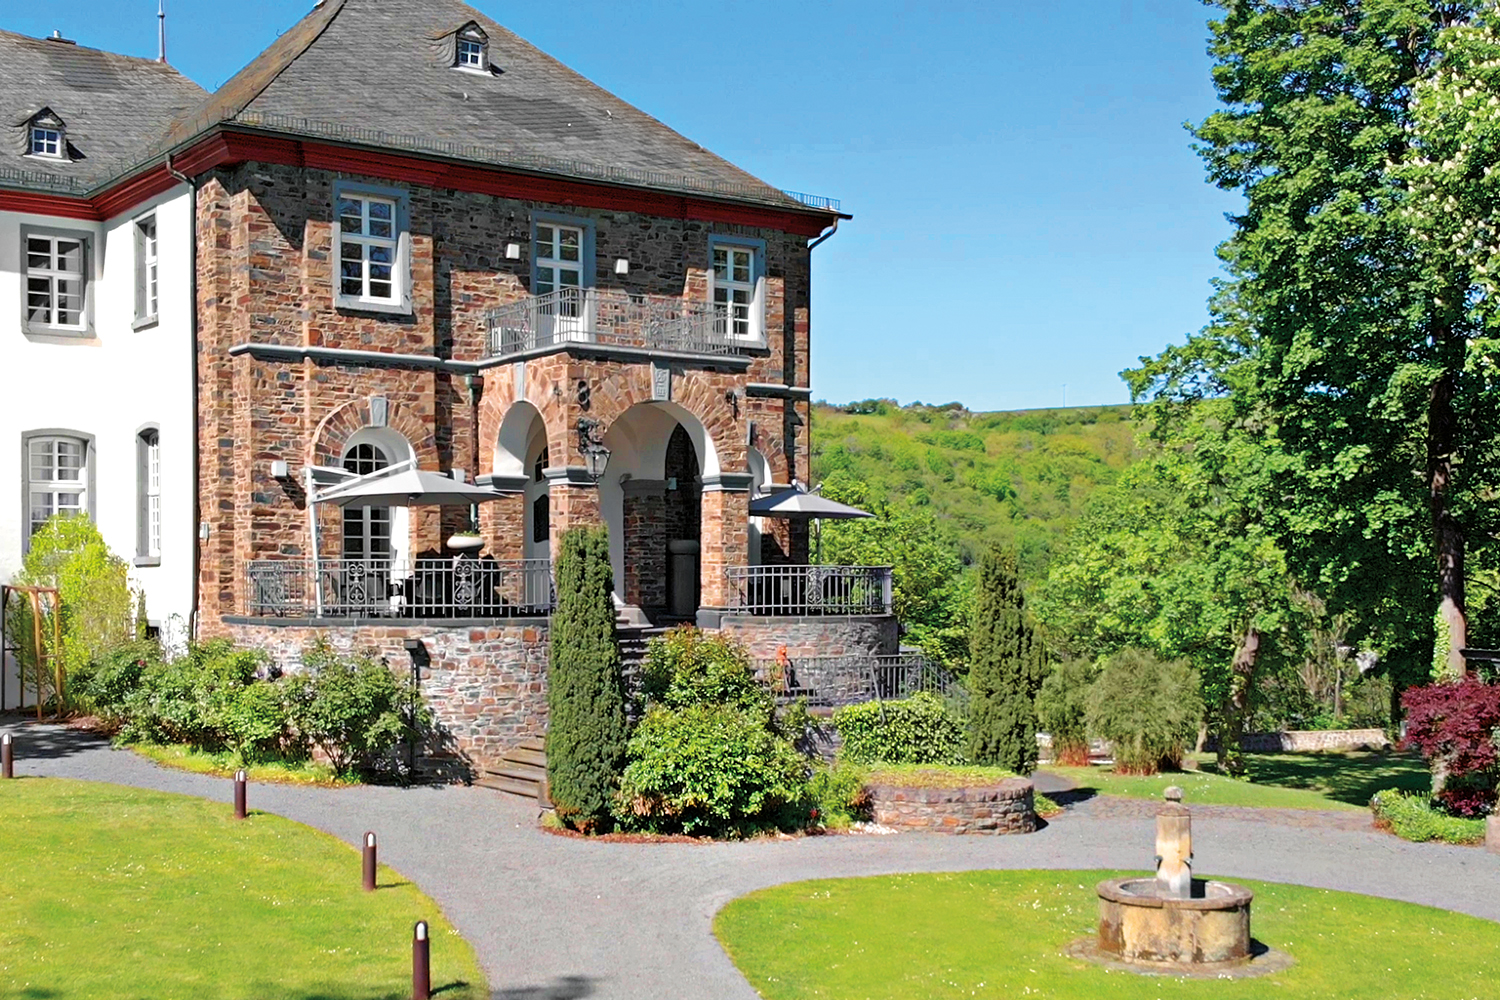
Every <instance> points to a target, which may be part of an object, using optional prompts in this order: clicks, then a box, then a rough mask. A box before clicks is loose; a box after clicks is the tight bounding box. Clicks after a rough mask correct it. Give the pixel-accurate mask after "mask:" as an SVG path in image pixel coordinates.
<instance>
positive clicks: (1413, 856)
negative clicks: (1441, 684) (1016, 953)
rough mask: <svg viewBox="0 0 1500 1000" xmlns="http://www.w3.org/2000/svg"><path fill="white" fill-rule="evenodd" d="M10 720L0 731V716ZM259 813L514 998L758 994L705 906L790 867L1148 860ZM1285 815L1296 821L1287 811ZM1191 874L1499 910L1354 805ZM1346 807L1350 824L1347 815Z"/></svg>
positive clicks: (71, 772) (1281, 817)
mask: <svg viewBox="0 0 1500 1000" xmlns="http://www.w3.org/2000/svg"><path fill="white" fill-rule="evenodd" d="M3 728H7V727H6V726H4V725H0V729H3ZM9 728H11V729H12V731H14V732H15V733H16V739H17V747H16V749H17V761H16V773H17V774H18V775H27V774H32V775H53V776H59V777H71V778H84V779H91V780H95V781H108V782H114V783H118V784H123V785H132V786H136V787H141V788H153V789H159V790H162V791H169V792H182V793H185V794H189V795H198V796H202V797H205V798H210V799H218V800H220V801H223V802H225V803H226V808H228V806H227V803H228V802H229V800H230V783H229V782H227V781H225V780H223V779H218V778H209V777H204V776H200V775H192V774H186V773H183V772H179V771H173V770H169V769H166V768H162V767H159V766H157V765H155V764H153V763H151V762H149V761H147V760H145V759H143V758H141V757H138V756H136V755H135V754H133V753H130V752H128V751H123V750H112V749H110V748H109V746H108V745H107V744H106V743H105V742H104V741H102V740H99V739H97V738H95V737H90V736H86V735H83V734H78V733H74V732H68V731H65V730H60V729H57V728H54V727H46V726H32V725H27V726H24V727H14V726H11V727H9ZM250 805H251V808H252V809H261V810H266V811H269V812H274V813H278V814H280V815H283V816H287V817H289V818H291V819H295V820H299V821H301V822H304V823H307V824H309V825H311V826H315V827H318V828H319V829H322V830H326V831H328V832H329V833H331V834H333V835H335V836H337V837H340V838H341V839H343V840H345V841H348V842H349V843H351V844H353V843H356V842H357V841H358V839H359V837H360V835H361V834H362V833H363V831H365V830H375V831H377V832H378V833H379V835H380V842H381V860H382V861H383V862H386V863H388V864H390V865H391V866H393V867H394V868H396V869H397V870H399V871H401V872H402V873H403V874H404V875H406V876H407V877H408V878H410V879H412V880H413V881H415V882H416V883H417V884H418V885H420V886H421V887H422V888H423V890H424V891H426V892H427V893H428V894H429V895H430V896H432V897H433V898H434V899H435V900H437V902H438V903H439V905H441V906H442V907H443V910H444V911H445V912H446V913H447V915H448V917H449V918H450V919H451V920H452V921H453V923H454V924H455V925H456V926H457V927H458V929H459V930H460V931H461V932H462V933H463V934H464V936H465V937H467V938H468V939H469V941H471V942H472V943H473V944H474V947H475V948H476V949H477V950H478V953H479V959H480V962H481V963H482V964H483V966H484V968H485V971H486V972H487V973H488V974H489V977H490V982H491V985H492V986H493V987H494V990H495V993H494V996H495V997H496V998H497V1000H498V998H507V1000H522V998H525V1000H574V998H583V997H590V998H600V1000H603V998H610V1000H617V998H618V1000H623V998H642V1000H656V998H667V997H671V998H697V997H702V998H706V1000H754V998H755V996H756V994H755V992H754V991H753V990H752V989H751V988H750V987H749V985H748V984H747V983H746V982H745V980H744V979H743V977H741V976H740V974H739V973H738V972H737V971H736V970H735V968H734V966H733V965H732V964H731V963H730V961H729V959H728V957H727V956H726V955H725V954H724V952H723V951H722V950H721V949H720V948H719V945H718V943H717V941H716V940H715V939H714V937H713V934H712V932H711V928H710V925H711V920H712V918H713V915H714V913H715V912H716V911H717V910H718V909H719V908H720V907H721V906H723V905H724V904H725V903H727V902H728V901H729V900H731V899H734V898H735V897H737V896H741V895H743V894H745V893H747V892H750V891H752V890H754V889H759V888H762V887H764V886H769V885H775V884H777V883H781V882H788V881H794V880H798V879H808V878H822V877H835V876H845V875H873V874H883V873H890V872H906V871H955V870H964V869H975V868H1124V869H1146V868H1148V867H1149V866H1150V862H1151V845H1152V838H1153V827H1152V821H1151V818H1150V813H1149V812H1148V811H1147V810H1146V809H1145V808H1142V807H1139V806H1135V805H1130V806H1122V805H1121V804H1120V801H1119V800H1110V799H1102V798H1101V799H1089V800H1085V801H1082V802H1079V803H1077V804H1076V805H1075V806H1073V807H1071V808H1070V809H1069V811H1068V812H1067V813H1066V814H1064V815H1063V816H1062V817H1060V818H1058V819H1056V820H1054V821H1053V822H1052V823H1051V824H1050V825H1048V826H1047V828H1046V829H1044V830H1042V831H1040V832H1038V833H1035V834H1032V835H1030V836H1020V837H943V836H940V835H936V834H898V835H893V836H839V837H806V838H800V839H788V840H768V841H758V842H754V843H745V844H703V845H698V844H645V845H637V844H607V843H597V842H586V841H581V840H578V839H574V838H567V837H558V836H554V835H550V834H547V833H543V832H542V831H541V830H539V829H538V828H537V827H536V825H535V819H536V810H535V809H534V808H531V807H527V806H526V805H525V804H523V803H521V802H518V801H515V800H511V799H509V798H507V797H505V796H502V795H499V794H497V793H495V792H491V791H487V790H485V789H480V788H464V787H444V788H416V789H399V788H374V787H359V788H346V789H318V788H298V787H294V786H287V785H256V786H252V788H251V789H250ZM1289 814H1290V815H1289ZM1194 815H1195V818H1196V819H1197V822H1196V823H1195V824H1194V834H1195V842H1194V847H1195V849H1196V851H1197V861H1198V865H1197V867H1198V870H1200V871H1202V872H1204V873H1211V874H1213V875H1217V876H1238V877H1241V878H1255V879H1265V880H1268V881H1282V882H1295V883H1300V884H1303V885H1311V886H1319V887H1323V888H1329V889H1344V890H1349V891H1352V892H1362V893H1369V894H1371V895H1376V896H1386V897H1390V898H1392V899H1401V900H1407V901H1410V902H1415V903H1426V904H1429V905H1433V906H1442V907H1446V908H1448V909H1453V910H1459V911H1462V912H1464V913H1470V914H1474V915H1475V916H1479V917H1484V918H1486V919H1489V920H1500V859H1497V858H1496V857H1495V856H1494V855H1490V854H1486V853H1485V852H1483V851H1482V850H1475V849H1473V848H1461V847H1448V846H1444V845H1435V844H1420V845H1419V844H1408V843H1406V842H1404V841H1401V840H1397V839H1396V838H1394V837H1390V836H1386V835H1384V834H1380V833H1376V832H1374V831H1373V830H1370V829H1368V824H1367V823H1364V824H1363V826H1364V828H1363V829H1359V828H1351V827H1355V826H1359V825H1360V824H1359V822H1358V820H1359V819H1360V817H1358V816H1357V814H1346V813H1313V814H1311V815H1309V814H1307V813H1300V812H1298V811H1296V810H1253V809H1230V808H1227V807H1218V808H1210V807H1201V809H1200V810H1195V814H1194ZM1350 817H1354V819H1351V818H1350Z"/></svg>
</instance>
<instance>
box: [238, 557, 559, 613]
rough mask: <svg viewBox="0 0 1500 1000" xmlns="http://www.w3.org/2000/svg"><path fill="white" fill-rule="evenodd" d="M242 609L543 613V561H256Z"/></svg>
mask: <svg viewBox="0 0 1500 1000" xmlns="http://www.w3.org/2000/svg"><path fill="white" fill-rule="evenodd" d="M245 582H246V612H247V613H248V614H250V615H254V616H267V617H271V616H274V617H288V618H318V617H321V618H450V619H452V618H498V617H511V616H522V615H525V616H531V615H545V614H548V613H549V612H551V610H552V604H553V589H552V564H551V561H550V560H547V559H515V560H508V561H499V560H495V559H489V558H478V559H475V558H471V557H467V556H462V557H456V558H446V559H410V560H401V561H398V560H391V559H327V560H323V561H321V562H320V563H319V564H318V568H317V571H316V573H315V572H314V570H313V566H312V563H311V561H309V560H301V559H257V560H253V561H251V562H250V563H249V565H248V567H247V568H246V572H245Z"/></svg>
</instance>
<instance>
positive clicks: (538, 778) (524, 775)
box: [484, 762, 547, 785]
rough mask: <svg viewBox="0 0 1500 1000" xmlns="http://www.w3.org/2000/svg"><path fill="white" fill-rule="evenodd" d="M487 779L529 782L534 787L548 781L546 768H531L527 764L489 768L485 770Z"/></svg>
mask: <svg viewBox="0 0 1500 1000" xmlns="http://www.w3.org/2000/svg"><path fill="white" fill-rule="evenodd" d="M484 775H485V777H487V778H509V779H510V780H512V781H529V782H531V783H532V784H534V785H540V784H541V783H542V782H543V781H546V780H547V769H546V768H545V767H531V766H529V765H527V764H509V763H508V762H507V764H506V766H503V767H487V768H485V769H484Z"/></svg>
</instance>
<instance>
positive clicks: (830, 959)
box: [714, 871, 1500, 1000]
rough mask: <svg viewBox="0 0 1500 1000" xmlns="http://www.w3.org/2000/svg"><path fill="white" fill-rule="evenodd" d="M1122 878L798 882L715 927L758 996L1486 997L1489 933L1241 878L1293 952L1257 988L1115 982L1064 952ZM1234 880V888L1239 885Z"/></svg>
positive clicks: (1030, 874) (970, 876)
mask: <svg viewBox="0 0 1500 1000" xmlns="http://www.w3.org/2000/svg"><path fill="white" fill-rule="evenodd" d="M1118 874H1124V873H1120V872H1102V871H1083V872H1079V871H1073V872H1055V871H1050V872H1040V871H1019V872H996V871H982V872H957V873H945V874H937V875H888V876H880V877H876V878H862V879H830V880H824V881H816V882H796V883H792V884H789V885H780V886H776V887H774V888H771V889H765V890H762V891H760V892H757V893H753V894H752V895H749V896H746V897H743V898H741V899H737V900H735V901H734V902H732V903H730V904H729V905H728V906H726V907H725V908H724V909H723V910H722V911H720V913H719V915H718V916H717V917H716V918H715V921H714V930H715V933H716V934H717V935H718V937H719V940H720V942H721V943H723V945H724V947H725V949H726V950H727V951H728V952H729V955H730V957H731V958H732V959H733V960H734V962H735V964H736V965H738V966H739V968H740V971H742V972H743V973H744V974H745V975H746V977H747V978H748V979H749V980H750V983H751V985H752V986H754V987H755V988H756V989H757V990H759V991H760V994H761V996H763V997H766V998H767V1000H807V998H814V997H819V998H829V1000H946V998H958V997H964V998H971V997H992V998H1007V1000H1008V998H1011V997H1022V996H1032V997H1046V998H1048V1000H1103V998H1107V1000H1171V998H1179V997H1180V998H1199V997H1210V998H1213V1000H1262V998H1265V997H1289V998H1290V997H1296V998H1297V1000H1335V998H1338V1000H1345V998H1347V1000H1418V998H1433V1000H1438V998H1442V1000H1460V998H1464V1000H1468V998H1474V997H1490V996H1494V995H1495V983H1496V982H1497V981H1500V924H1494V923H1491V922H1489V921H1485V920H1479V919H1477V918H1475V917H1468V916H1462V915H1459V914H1456V913H1449V912H1447V911H1445V910H1435V909H1430V908H1428V907H1423V906H1413V905H1411V904H1409V903H1394V902H1390V901H1388V900H1382V899H1375V898H1373V897H1369V896H1356V895H1351V894H1348V893H1340V892H1328V891H1326V890H1322V889H1307V888H1303V887H1300V886H1288V885H1275V884H1269V883H1263V882H1249V881H1244V882H1242V884H1244V885H1246V886H1249V887H1250V888H1251V889H1253V890H1254V892H1255V902H1254V908H1253V917H1252V920H1253V922H1252V924H1251V930H1252V933H1253V934H1254V936H1255V938H1256V939H1257V940H1259V941H1261V942H1263V943H1265V944H1267V945H1269V946H1271V947H1272V948H1276V949H1278V950H1281V951H1285V952H1288V953H1290V954H1291V955H1292V956H1293V957H1294V958H1295V959H1296V964H1295V965H1294V966H1292V967H1291V968H1290V969H1288V970H1286V971H1284V972H1280V973H1275V974H1272V975H1268V976H1265V977H1263V978H1257V979H1242V980H1209V981H1204V980H1190V979H1181V978H1167V977H1161V976H1136V975H1134V974H1132V973H1126V972H1110V971H1107V970H1105V969H1102V968H1099V967H1097V966H1094V965H1091V964H1089V963H1087V962H1083V961H1080V960H1077V959H1073V958H1069V957H1067V956H1066V955H1064V954H1063V949H1064V948H1066V947H1067V945H1068V944H1069V943H1070V942H1072V941H1073V940H1075V939H1077V938H1079V937H1084V936H1089V935H1092V934H1094V933H1095V931H1096V921H1097V919H1098V910H1099V907H1098V897H1097V896H1096V895H1095V892H1094V886H1095V885H1096V884H1097V883H1098V882H1099V881H1100V880H1101V879H1104V878H1109V877H1112V876H1114V875H1118ZM1236 881H1240V880H1236Z"/></svg>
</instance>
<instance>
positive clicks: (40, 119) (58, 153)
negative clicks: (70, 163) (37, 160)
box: [26, 108, 68, 160]
mask: <svg viewBox="0 0 1500 1000" xmlns="http://www.w3.org/2000/svg"><path fill="white" fill-rule="evenodd" d="M30 128H31V132H30V137H29V139H28V141H27V143H26V151H27V153H29V154H30V155H32V156H45V157H47V158H48V159H51V160H65V159H67V157H68V139H67V135H66V134H65V133H64V131H63V123H62V119H61V118H59V117H57V115H55V114H53V113H52V109H51V108H43V109H42V110H41V111H40V112H38V113H37V115H36V116H35V117H34V118H32V119H31V126H30Z"/></svg>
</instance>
